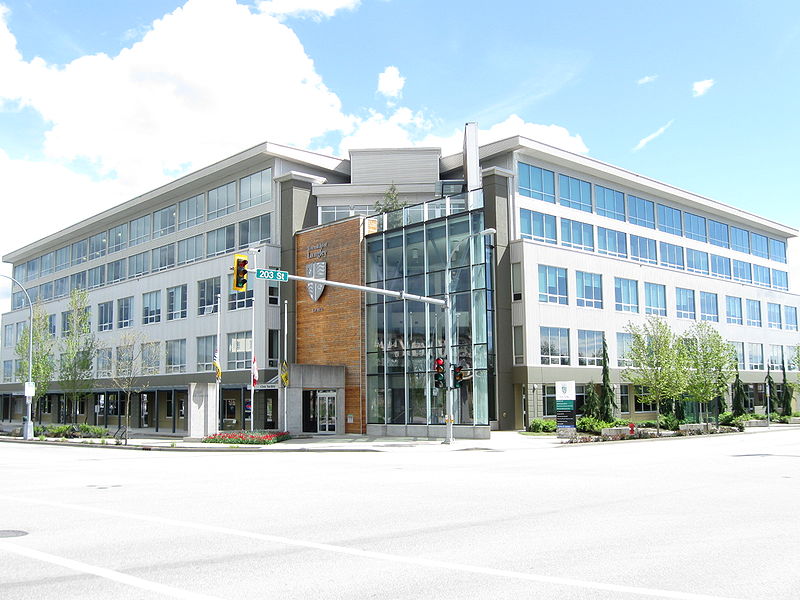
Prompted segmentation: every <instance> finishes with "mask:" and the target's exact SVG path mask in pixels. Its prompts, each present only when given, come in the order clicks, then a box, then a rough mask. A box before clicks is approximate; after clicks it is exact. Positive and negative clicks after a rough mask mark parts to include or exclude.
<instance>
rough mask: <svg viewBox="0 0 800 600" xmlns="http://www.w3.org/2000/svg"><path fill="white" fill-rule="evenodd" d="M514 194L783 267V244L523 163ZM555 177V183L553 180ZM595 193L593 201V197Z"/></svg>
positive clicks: (784, 254)
mask: <svg viewBox="0 0 800 600" xmlns="http://www.w3.org/2000/svg"><path fill="white" fill-rule="evenodd" d="M517 164H518V169H519V193H520V194H521V195H523V196H527V197H529V198H535V199H537V200H543V201H545V202H550V203H552V204H555V203H556V201H557V202H558V203H559V204H561V205H562V206H569V207H571V208H576V209H578V210H583V211H586V212H594V213H596V214H598V215H602V216H604V217H609V218H612V219H616V220H618V221H627V222H629V223H632V224H634V225H640V226H642V227H647V228H649V229H658V230H659V231H664V232H667V233H671V234H674V235H679V236H683V237H686V238H689V239H692V240H698V241H701V242H707V243H710V244H712V245H714V246H720V247H722V248H731V249H733V250H738V251H739V252H744V253H746V254H752V255H754V256H759V257H761V258H769V259H771V260H774V261H777V262H782V263H785V262H786V242H785V241H783V240H776V239H773V238H769V237H767V236H765V235H762V234H760V233H755V232H753V231H748V230H747V229H742V228H741V227H736V226H734V225H728V224H726V223H722V222H720V221H715V220H713V219H708V218H706V217H702V216H700V215H696V214H693V213H690V212H688V211H681V210H679V209H677V208H673V207H671V206H667V205H665V204H657V203H656V202H653V201H652V200H646V199H644V198H639V197H638V196H634V195H633V194H623V193H622V192H620V191H617V190H614V189H611V188H608V187H605V186H602V185H598V184H594V185H593V184H591V183H589V182H588V181H583V180H581V179H577V178H575V177H570V176H568V175H563V174H561V173H558V174H556V173H554V172H553V171H548V170H547V169H543V168H541V167H536V166H534V165H529V164H526V163H523V162H520V163H517ZM556 175H558V177H556ZM592 190H594V198H593V197H592Z"/></svg>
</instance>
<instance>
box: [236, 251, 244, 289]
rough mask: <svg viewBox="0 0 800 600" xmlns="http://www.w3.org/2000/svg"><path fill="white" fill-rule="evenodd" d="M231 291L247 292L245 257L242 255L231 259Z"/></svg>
mask: <svg viewBox="0 0 800 600" xmlns="http://www.w3.org/2000/svg"><path fill="white" fill-rule="evenodd" d="M233 291H234V292H246V291H247V256H245V255H244V254H236V255H234V257H233Z"/></svg>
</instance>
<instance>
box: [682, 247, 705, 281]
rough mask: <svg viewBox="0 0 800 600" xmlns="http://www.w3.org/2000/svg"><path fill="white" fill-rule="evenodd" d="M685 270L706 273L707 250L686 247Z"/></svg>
mask: <svg viewBox="0 0 800 600" xmlns="http://www.w3.org/2000/svg"><path fill="white" fill-rule="evenodd" d="M686 270H687V271H692V272H694V273H702V274H703V275H708V252H701V251H700V250H694V249H692V248H687V249H686Z"/></svg>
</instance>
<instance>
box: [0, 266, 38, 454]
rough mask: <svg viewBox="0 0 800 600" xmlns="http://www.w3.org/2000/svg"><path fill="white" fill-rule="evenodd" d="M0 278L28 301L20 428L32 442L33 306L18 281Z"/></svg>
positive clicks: (0, 275)
mask: <svg viewBox="0 0 800 600" xmlns="http://www.w3.org/2000/svg"><path fill="white" fill-rule="evenodd" d="M0 277H5V278H6V279H10V280H11V281H13V282H14V283H16V284H17V285H18V286H19V288H20V289H21V290H22V293H23V294H25V298H26V299H27V301H28V381H27V382H26V385H25V418H26V419H27V420H26V421H25V425H24V427H23V428H22V437H23V439H26V440H32V439H33V421H31V404H32V403H33V396H32V395H29V394H35V393H36V392H35V390H32V389H31V386H32V385H33V304H32V303H31V297H30V296H29V295H28V290H26V289H25V287H24V286H23V285H22V284H21V283H20V282H19V281H17V280H16V279H14V278H13V277H11V276H10V275H2V274H0Z"/></svg>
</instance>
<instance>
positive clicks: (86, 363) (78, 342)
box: [59, 290, 97, 422]
mask: <svg viewBox="0 0 800 600" xmlns="http://www.w3.org/2000/svg"><path fill="white" fill-rule="evenodd" d="M96 353H97V338H95V336H94V333H92V324H91V315H90V313H89V293H88V292H87V291H86V290H72V293H71V294H70V297H69V313H68V318H67V332H66V335H65V336H64V340H63V346H62V353H61V364H60V368H59V378H60V380H61V388H62V389H63V390H64V395H65V396H66V399H67V400H68V403H70V404H71V410H70V414H69V415H67V414H66V406H65V409H64V412H63V417H64V422H66V420H67V418H69V419H70V421H72V422H74V420H75V415H77V410H78V402H79V401H80V400H81V398H83V397H84V396H85V395H86V393H87V392H88V391H89V390H91V389H92V387H93V386H94V357H95V354H96Z"/></svg>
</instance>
